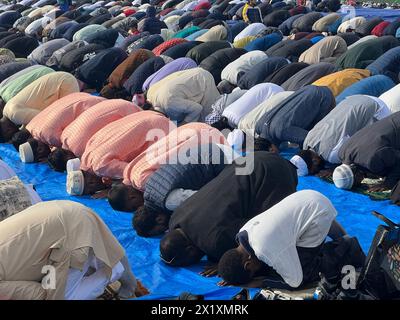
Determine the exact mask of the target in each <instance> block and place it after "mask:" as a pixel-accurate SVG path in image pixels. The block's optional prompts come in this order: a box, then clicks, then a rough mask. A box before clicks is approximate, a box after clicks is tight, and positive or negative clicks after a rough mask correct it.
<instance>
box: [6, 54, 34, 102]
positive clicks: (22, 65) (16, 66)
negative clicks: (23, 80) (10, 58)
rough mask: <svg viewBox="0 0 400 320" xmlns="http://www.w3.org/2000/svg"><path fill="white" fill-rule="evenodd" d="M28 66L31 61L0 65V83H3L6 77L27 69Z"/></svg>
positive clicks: (30, 64)
mask: <svg viewBox="0 0 400 320" xmlns="http://www.w3.org/2000/svg"><path fill="white" fill-rule="evenodd" d="M30 66H32V62H31V61H18V62H10V63H7V64H3V65H1V66H0V83H1V82H3V81H4V80H5V79H7V78H8V77H10V76H12V75H14V74H16V73H18V72H19V71H21V70H24V69H26V68H28V67H30ZM0 96H1V95H0Z"/></svg>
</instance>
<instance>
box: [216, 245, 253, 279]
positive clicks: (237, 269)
mask: <svg viewBox="0 0 400 320" xmlns="http://www.w3.org/2000/svg"><path fill="white" fill-rule="evenodd" d="M218 274H219V275H220V276H221V277H222V278H223V279H224V280H225V281H226V282H228V283H230V284H245V283H248V282H249V281H250V280H251V274H250V272H248V271H247V270H246V269H245V268H244V262H243V256H242V254H241V253H240V252H239V251H238V250H236V249H231V250H229V251H227V252H225V254H224V255H223V256H222V258H221V260H220V261H219V263H218Z"/></svg>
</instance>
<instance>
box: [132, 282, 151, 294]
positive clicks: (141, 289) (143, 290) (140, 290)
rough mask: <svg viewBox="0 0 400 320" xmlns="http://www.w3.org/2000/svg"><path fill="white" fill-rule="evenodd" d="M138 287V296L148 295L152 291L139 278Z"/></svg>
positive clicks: (136, 292)
mask: <svg viewBox="0 0 400 320" xmlns="http://www.w3.org/2000/svg"><path fill="white" fill-rule="evenodd" d="M136 282H137V288H136V291H135V295H136V297H137V298H139V297H142V296H145V295H148V294H149V293H150V292H149V290H147V288H146V287H145V286H144V285H143V284H142V283H141V282H140V281H139V280H137V281H136Z"/></svg>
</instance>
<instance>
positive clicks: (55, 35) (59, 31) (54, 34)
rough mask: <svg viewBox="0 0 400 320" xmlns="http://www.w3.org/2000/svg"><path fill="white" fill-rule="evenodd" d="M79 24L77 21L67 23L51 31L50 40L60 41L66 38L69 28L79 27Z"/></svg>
mask: <svg viewBox="0 0 400 320" xmlns="http://www.w3.org/2000/svg"><path fill="white" fill-rule="evenodd" d="M77 25H78V22H76V21H66V22H64V23H62V24H60V25H58V26H57V27H55V29H54V30H53V31H51V33H50V36H49V38H50V39H60V38H64V34H65V33H66V32H67V31H68V29H69V28H72V27H73V26H77Z"/></svg>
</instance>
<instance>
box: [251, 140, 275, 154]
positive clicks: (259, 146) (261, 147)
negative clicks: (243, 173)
mask: <svg viewBox="0 0 400 320" xmlns="http://www.w3.org/2000/svg"><path fill="white" fill-rule="evenodd" d="M271 145H272V143H271V142H270V141H269V140H267V139H264V138H260V137H258V138H256V139H254V151H268V150H269V148H270V147H271Z"/></svg>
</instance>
